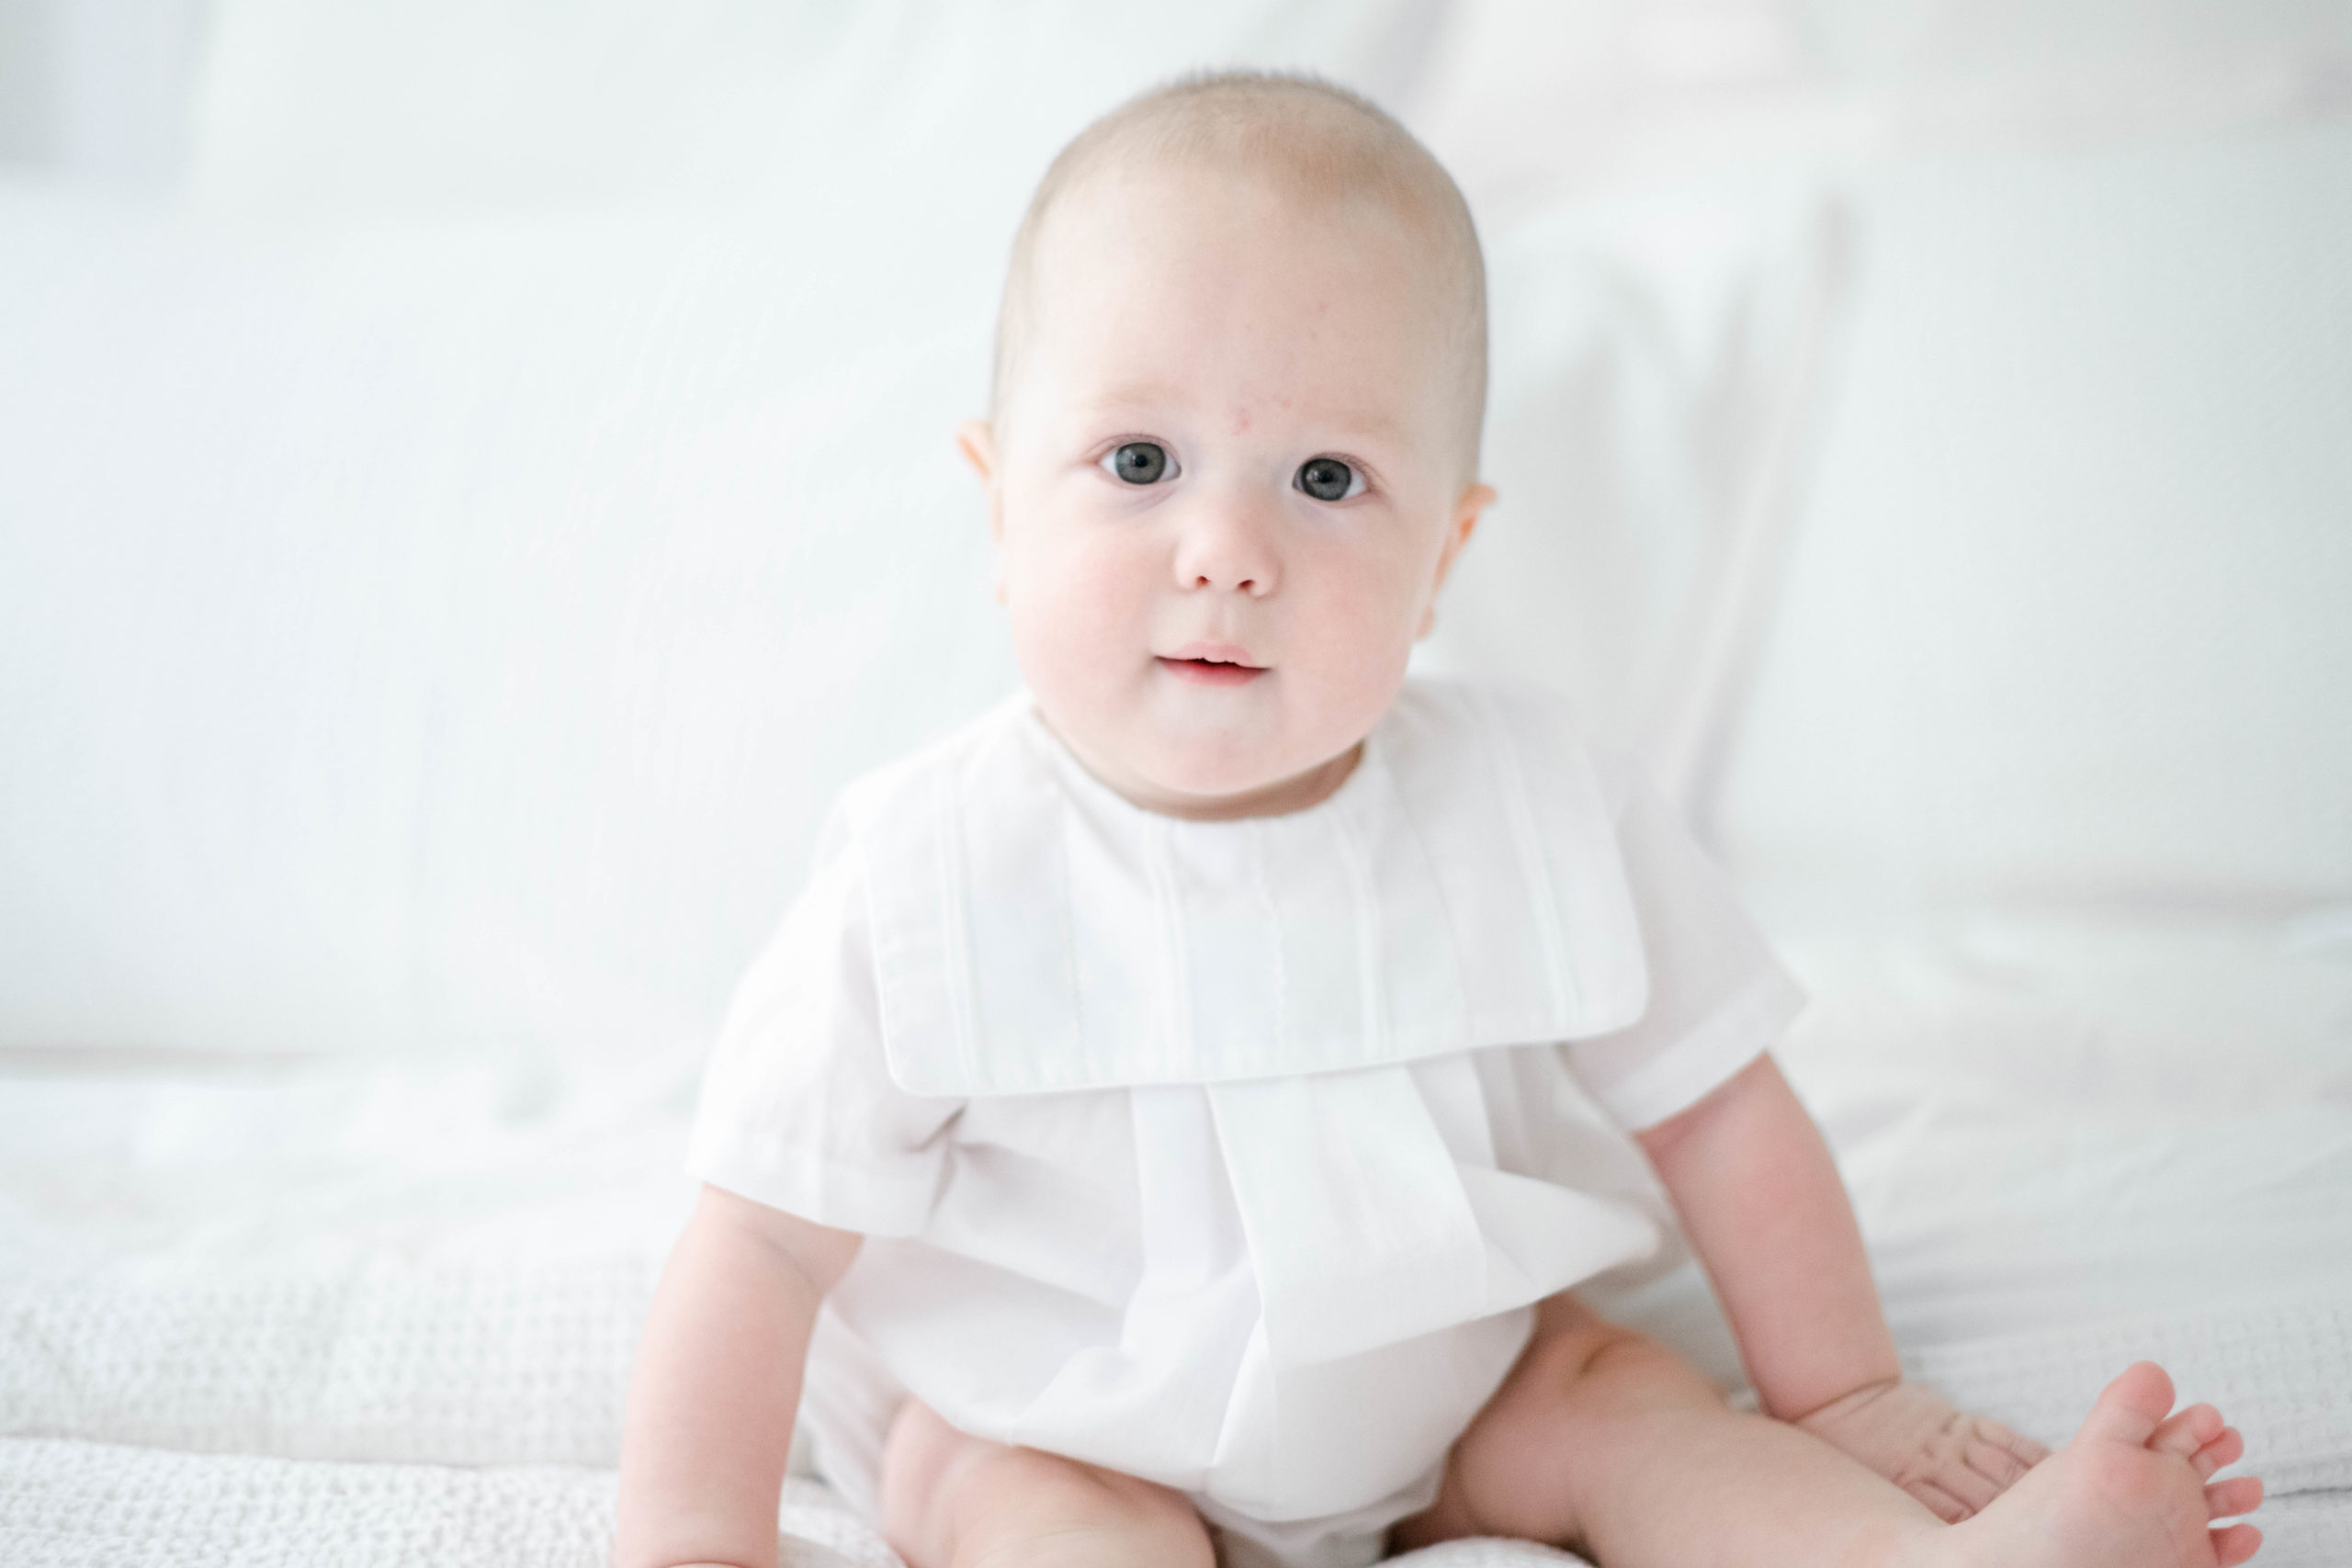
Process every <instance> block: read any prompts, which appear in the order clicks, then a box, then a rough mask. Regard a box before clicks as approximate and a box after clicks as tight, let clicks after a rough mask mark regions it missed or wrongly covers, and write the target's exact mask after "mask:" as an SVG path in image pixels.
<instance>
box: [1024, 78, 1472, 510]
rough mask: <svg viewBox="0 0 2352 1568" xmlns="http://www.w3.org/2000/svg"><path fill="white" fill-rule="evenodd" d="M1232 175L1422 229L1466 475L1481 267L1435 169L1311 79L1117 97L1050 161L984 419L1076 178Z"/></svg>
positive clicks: (1391, 127)
mask: <svg viewBox="0 0 2352 1568" xmlns="http://www.w3.org/2000/svg"><path fill="white" fill-rule="evenodd" d="M1154 164H1195V165H1206V166H1209V167H1212V168H1216V169H1220V170H1232V169H1237V168H1238V169H1244V170H1248V171H1250V172H1251V173H1254V174H1257V175H1261V176H1263V177H1266V178H1270V179H1272V180H1275V181H1277V182H1279V183H1280V184H1282V185H1283V186H1286V187H1289V188H1291V189H1294V190H1295V191H1297V192H1298V193H1299V194H1300V195H1302V196H1303V197H1306V198H1308V199H1309V200H1318V201H1326V202H1338V201H1341V200H1345V199H1349V198H1369V199H1370V200H1372V201H1374V202H1375V203H1377V204H1378V205H1380V206H1382V207H1384V208H1385V209H1388V210H1389V211H1390V212H1392V213H1394V214H1396V215H1397V216H1398V217H1400V218H1402V219H1404V220H1406V221H1407V222H1408V223H1410V224H1412V225H1413V226H1414V227H1415V228H1417V229H1419V230H1420V231H1423V232H1424V233H1425V234H1426V235H1427V236H1428V239H1429V241H1430V251H1431V261H1432V264H1433V265H1432V266H1431V268H1430V272H1431V276H1432V279H1433V283H1434V286H1435V287H1438V288H1443V289H1446V290H1447V291H1449V292H1451V293H1453V295H1454V296H1455V306H1456V310H1457V311H1458V316H1457V320H1458V321H1459V331H1460V340H1459V341H1460V350H1461V360H1462V398H1463V412H1464V427H1465V435H1466V439H1467V442H1468V446H1469V451H1468V459H1469V463H1470V467H1471V468H1472V469H1473V470H1475V469H1476V464H1477V448H1478V432H1479V427H1480V425H1481V424H1482V423H1484V419H1485V414H1486V402H1487V269H1486V262H1485V258H1484V256H1483V255H1482V254H1481V253H1480V251H1479V248H1478V231H1477V229H1476V225H1474V224H1473V223H1472V222H1471V220H1470V208H1469V204H1468V203H1467V202H1465V201H1464V200H1463V198H1462V192H1461V190H1460V189H1459V188H1458V187H1457V186H1455V185H1454V183H1453V176H1452V175H1448V174H1447V173H1446V172H1445V167H1444V165H1443V164H1440V163H1439V162H1438V161H1437V159H1436V158H1435V157H1433V156H1431V154H1430V151H1429V149H1428V148H1426V147H1423V146H1422V145H1421V144H1420V142H1419V141H1416V140H1414V137H1413V133H1412V132H1411V131H1409V130H1406V129H1405V128H1404V127H1403V126H1401V125H1399V124H1398V123H1397V121H1396V120H1395V119H1394V118H1391V117H1390V116H1389V115H1388V114H1387V113H1386V112H1385V110H1383V109H1382V108H1380V107H1378V106H1377V105H1375V104H1374V103H1372V102H1370V101H1369V100H1367V99H1365V98H1363V97H1360V96H1357V95H1355V94H1354V93H1351V92H1349V91H1348V90H1347V89H1346V88H1344V87H1340V86H1338V85H1334V84H1332V83H1329V82H1326V81H1324V80H1322V79H1321V78H1320V77H1317V76H1310V75H1306V74H1300V73H1289V72H1272V71H1215V72H1199V73H1192V74H1188V75H1184V76H1180V77H1178V78H1176V79H1175V80H1174V81H1171V82H1169V83H1167V84H1165V85H1161V86H1158V87H1154V88H1151V89H1149V90H1148V91H1147V92H1144V93H1142V94H1139V95H1138V96H1135V97H1133V98H1130V99H1128V100H1127V101H1126V102H1125V103H1124V104H1121V105H1120V106H1119V107H1117V108H1114V109H1113V110H1112V111H1111V112H1110V113H1108V114H1106V115H1104V116H1103V118H1100V119H1098V120H1096V121H1095V122H1094V123H1093V124H1091V125H1090V126H1088V127H1087V128H1086V129H1085V130H1081V131H1080V132H1079V133H1078V135H1077V136H1076V137H1075V138H1074V139H1073V140H1072V141H1070V143H1069V145H1068V146H1066V147H1064V148H1063V149H1062V150H1061V152H1060V154H1059V155H1058V156H1057V157H1056V158H1055V159H1054V161H1053V164H1051V166H1049V167H1048V168H1047V169H1046V177H1045V178H1044V179H1042V180H1040V181H1038V183H1037V190H1036V194H1035V195H1034V196H1032V197H1030V198H1029V209H1028V211H1027V212H1026V213H1024V214H1023V217H1022V220H1021V228H1020V231H1018V232H1017V233H1016V234H1015V235H1014V237H1013V242H1012V265H1011V266H1010V267H1009V268H1008V269H1007V273H1006V276H1005V283H1004V297H1003V301H1002V303H1001V306H1000V307H999V310H998V313H997V331H996V358H995V364H994V367H993V374H992V376H991V378H990V381H989V408H990V412H991V415H992V416H993V417H997V418H1000V419H1001V417H1002V411H1003V409H1004V407H1005V402H1006V393H1007V389H1009V388H1010V387H1011V386H1012V378H1013V374H1014V372H1015V370H1016V369H1017V367H1018V365H1019V361H1020V356H1021V353H1022V349H1023V341H1024V338H1025V335H1026V333H1027V329H1028V314H1029V310H1030V305H1031V283H1032V279H1033V276H1034V274H1035V267H1036V255H1037V251H1038V248H1039V244H1040V242H1041V237H1042V235H1043V233H1044V231H1045V228H1046V220H1048V219H1049V218H1050V217H1051V216H1052V214H1053V211H1054V209H1055V207H1056V206H1057V204H1058V203H1059V202H1060V201H1061V200H1062V199H1063V198H1064V197H1066V196H1068V195H1069V192H1070V191H1071V190H1073V189H1074V188H1076V187H1077V186H1080V185H1081V184H1083V183H1084V181H1085V180H1086V179H1087V177H1088V176H1090V175H1094V174H1096V173H1098V172H1099V171H1102V170H1103V169H1106V168H1114V167H1126V168H1135V167H1148V166H1150V165H1154Z"/></svg>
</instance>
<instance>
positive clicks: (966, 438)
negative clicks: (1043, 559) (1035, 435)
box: [956, 419, 1004, 604]
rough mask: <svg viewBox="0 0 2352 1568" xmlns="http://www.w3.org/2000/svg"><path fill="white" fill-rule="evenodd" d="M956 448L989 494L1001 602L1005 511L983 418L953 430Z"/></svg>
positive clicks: (993, 437) (993, 450) (990, 431)
mask: <svg viewBox="0 0 2352 1568" xmlns="http://www.w3.org/2000/svg"><path fill="white" fill-rule="evenodd" d="M956 450H957V451H959V452H961V453H963V454H964V461H966V462H967V463H969V464H971V465H972V471H973V472H974V473H976V474H978V475H979V476H980V487H981V488H982V489H983V490H985V491H988V492H989V538H991V539H993V540H995V541H996V544H997V578H996V586H995V593H996V602H997V603H998V604H1003V603H1004V555H1003V551H1004V508H1003V507H1002V506H1001V504H999V502H998V500H997V493H996V432H995V430H994V429H992V428H991V427H990V426H989V422H988V421H987V420H984V419H967V420H966V421H965V422H964V423H961V424H959V425H957V426H956Z"/></svg>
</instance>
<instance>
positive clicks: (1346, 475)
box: [1291, 457, 1363, 501]
mask: <svg viewBox="0 0 2352 1568" xmlns="http://www.w3.org/2000/svg"><path fill="white" fill-rule="evenodd" d="M1291 483H1292V484H1293V485H1295V487H1297V489H1299V490H1300V491H1304V492H1305V493H1306V494H1308V495H1311V496H1313V497H1314V498H1315V499H1316V500H1317V501H1346V500H1347V499H1349V498H1350V497H1351V496H1358V495H1362V494H1363V475H1362V474H1359V473H1357V472H1356V471H1355V470H1354V469H1353V468H1350V467H1348V465H1347V464H1345V463H1342V462H1341V461H1340V459H1338V458H1337V457H1309V458H1308V459H1307V460H1306V462H1304V463H1301V464H1300V465H1299V466H1298V477H1297V478H1296V479H1293V480H1292V481H1291Z"/></svg>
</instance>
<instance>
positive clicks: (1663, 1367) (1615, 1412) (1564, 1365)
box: [1530, 1314, 1724, 1416]
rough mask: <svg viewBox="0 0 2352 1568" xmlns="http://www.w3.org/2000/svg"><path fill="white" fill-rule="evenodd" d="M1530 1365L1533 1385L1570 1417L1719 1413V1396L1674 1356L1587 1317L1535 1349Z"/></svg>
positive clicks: (1627, 1330) (1640, 1337)
mask: <svg viewBox="0 0 2352 1568" xmlns="http://www.w3.org/2000/svg"><path fill="white" fill-rule="evenodd" d="M1535 1361H1536V1364H1535V1365H1534V1366H1532V1367H1531V1369H1530V1371H1532V1372H1533V1374H1534V1377H1535V1381H1536V1382H1539V1384H1540V1385H1541V1386H1542V1387H1543V1389H1544V1393H1546V1394H1547V1395H1548V1396H1549V1397H1550V1398H1551V1399H1552V1400H1553V1401H1555V1402H1556V1403H1557V1404H1559V1406H1560V1407H1561V1408H1563V1409H1564V1410H1565V1411H1566V1412H1567V1413H1568V1414H1570V1415H1572V1416H1623V1415H1627V1414H1637V1413H1641V1412H1645V1411H1654V1410H1693V1409H1700V1410H1720V1409H1722V1408H1723V1407H1724V1396H1723V1394H1722V1393H1721V1391H1719V1390H1718V1389H1717V1388H1716V1387H1715V1385H1714V1384H1713V1383H1712V1382H1709V1381H1708V1380H1707V1379H1706V1377H1705V1376H1704V1375H1703V1374H1702V1373H1701V1372H1700V1371H1699V1370H1698V1369H1697V1368H1695V1367H1693V1366H1692V1365H1691V1363H1690V1362H1688V1361H1686V1360H1684V1359H1682V1358H1681V1357H1680V1356H1678V1355H1676V1354H1675V1353H1674V1352H1673V1351H1672V1350H1669V1349H1668V1348H1666V1347H1665V1346H1664V1345H1661V1344H1659V1343H1658V1342H1657V1340H1655V1339H1652V1338H1651V1337H1649V1336H1648V1335H1646V1334H1640V1333H1636V1332H1635V1331H1634V1330H1633V1329H1630V1328H1624V1327H1621V1326H1619V1325H1616V1324H1613V1323H1610V1322H1608V1321H1607V1320H1605V1319H1603V1318H1600V1317H1597V1316H1592V1315H1591V1314H1586V1315H1585V1319H1584V1321H1582V1322H1579V1323H1577V1324H1575V1325H1573V1326H1572V1327H1571V1328H1569V1329H1568V1330H1567V1331H1566V1332H1565V1333H1561V1334H1557V1335H1555V1336H1552V1337H1547V1338H1545V1339H1544V1341H1543V1342H1542V1343H1541V1344H1540V1345H1538V1346H1537V1348H1536V1349H1535Z"/></svg>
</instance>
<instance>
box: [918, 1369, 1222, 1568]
mask: <svg viewBox="0 0 2352 1568" xmlns="http://www.w3.org/2000/svg"><path fill="white" fill-rule="evenodd" d="M882 1533H883V1535H884V1536H885V1537H887V1538H888V1540H889V1542H890V1545H891V1548H892V1549H893V1550H894V1551H897V1552H898V1553H899V1556H901V1557H903V1558H905V1559H906V1560H907V1564H908V1568H1103V1564H1105V1563H1117V1564H1120V1565H1121V1568H1211V1565H1212V1564H1213V1563H1214V1562H1215V1560H1216V1554H1215V1552H1214V1551H1212V1550H1211V1548H1210V1546H1209V1536H1208V1530H1207V1528H1206V1527H1205V1526H1204V1525H1203V1524H1202V1523H1201V1517H1200V1516H1199V1515H1198V1514H1196V1513H1194V1512H1193V1506H1192V1504H1190V1503H1188V1502H1186V1501H1185V1500H1184V1497H1183V1495H1182V1494H1181V1493H1177V1492H1171V1491H1170V1490H1169V1489H1168V1488H1166V1487H1164V1486H1155V1485H1153V1484H1152V1483H1149V1482H1148V1481H1138V1480H1136V1478H1135V1477H1133V1476H1131V1475H1121V1474H1119V1473H1118V1472H1116V1471H1109V1470H1100V1469H1097V1468H1096V1467H1094V1466H1093V1465H1089V1464H1080V1463H1079V1462H1078V1461H1075V1460H1068V1459H1062V1458H1060V1457H1058V1456H1057V1455H1054V1454H1047V1453H1040V1452H1038V1451H1037V1450H1035V1449H1016V1448H1010V1447H1008V1446H1006V1445H1005V1444H1003V1443H992V1442H989V1441H988V1440H987V1439H985V1438H974V1437H967V1436H966V1435H965V1434H964V1433H962V1432H959V1431H957V1430H956V1428H955V1427H950V1426H949V1425H948V1424H947V1423H946V1422H945V1421H944V1420H942V1419H940V1417H939V1416H937V1415H935V1414H934V1413H933V1411H932V1410H931V1409H930V1408H929V1407H928V1406H926V1405H925V1404H922V1402H921V1401H920V1400H913V1399H910V1400H908V1401H907V1403H906V1404H905V1405H904V1407H902V1408H901V1409H900V1410H899V1415H898V1418H897V1419H896V1420H895V1421H894V1422H893V1423H892V1424H891V1427H890V1438H889V1442H888V1445H887V1447H886V1448H885V1450H884V1451H883V1459H882Z"/></svg>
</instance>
